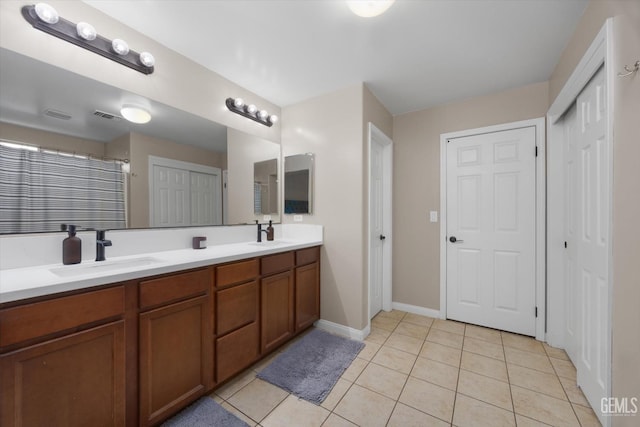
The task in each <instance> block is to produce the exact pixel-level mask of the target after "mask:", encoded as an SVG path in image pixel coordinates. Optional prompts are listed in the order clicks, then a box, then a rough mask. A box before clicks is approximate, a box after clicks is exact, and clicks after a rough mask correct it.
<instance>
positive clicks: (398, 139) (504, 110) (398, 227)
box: [393, 82, 548, 310]
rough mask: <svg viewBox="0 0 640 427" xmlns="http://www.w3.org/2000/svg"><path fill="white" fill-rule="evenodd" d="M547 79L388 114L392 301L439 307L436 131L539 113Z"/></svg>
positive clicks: (542, 112) (545, 101)
mask: <svg viewBox="0 0 640 427" xmlns="http://www.w3.org/2000/svg"><path fill="white" fill-rule="evenodd" d="M547 89H548V86H547V83H546V82H545V83H536V84H532V85H528V86H524V87H520V88H517V89H512V90H508V91H505V92H500V93H496V94H492V95H487V96H481V97H477V98H472V99H468V100H465V101H460V102H456V103H453V104H448V105H442V106H439V107H434V108H429V109H427V110H422V111H417V112H413V113H408V114H403V115H400V116H396V117H394V120H393V143H394V152H393V166H394V167H393V169H394V171H393V197H394V203H393V223H394V225H393V239H394V240H393V301H394V302H400V303H404V304H410V305H415V306H419V307H426V308H430V309H434V310H439V309H440V276H439V272H440V240H439V239H440V223H439V222H438V223H432V222H429V211H432V210H434V211H438V212H439V211H440V134H442V133H448V132H454V131H460V130H464V129H473V128H477V127H482V126H490V125H496V124H501V123H508V122H514V121H519V120H526V119H533V118H537V117H543V116H544V115H545V114H546V112H547V109H548V94H547Z"/></svg>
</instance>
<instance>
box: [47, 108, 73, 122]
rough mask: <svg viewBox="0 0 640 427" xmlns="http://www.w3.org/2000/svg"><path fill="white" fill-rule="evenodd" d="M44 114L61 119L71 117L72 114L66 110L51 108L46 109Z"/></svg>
mask: <svg viewBox="0 0 640 427" xmlns="http://www.w3.org/2000/svg"><path fill="white" fill-rule="evenodd" d="M44 114H45V116H49V117H53V118H54V119H60V120H70V119H71V114H69V113H65V112H64V111H59V110H53V109H51V108H47V109H46V110H44Z"/></svg>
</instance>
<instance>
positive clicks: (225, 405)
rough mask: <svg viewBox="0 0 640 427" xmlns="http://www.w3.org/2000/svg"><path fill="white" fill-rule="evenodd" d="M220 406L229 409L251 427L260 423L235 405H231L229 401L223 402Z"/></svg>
mask: <svg viewBox="0 0 640 427" xmlns="http://www.w3.org/2000/svg"><path fill="white" fill-rule="evenodd" d="M220 406H222V407H223V408H224V409H226V410H227V411H229V412H231V413H232V414H233V415H235V416H236V417H238V418H240V419H241V420H242V421H244V422H245V423H247V424H249V425H250V426H251V427H255V426H257V425H258V423H257V422H255V421H254V420H252V419H251V418H249V417H248V416H246V415H245V414H243V413H242V412H241V411H240V410H239V409H238V408H236V407H234V406H233V405H230V404H229V402H223V403H221V404H220Z"/></svg>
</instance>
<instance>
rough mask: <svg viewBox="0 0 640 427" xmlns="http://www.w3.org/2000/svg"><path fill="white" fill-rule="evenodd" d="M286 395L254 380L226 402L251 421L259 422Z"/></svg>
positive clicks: (267, 384)
mask: <svg viewBox="0 0 640 427" xmlns="http://www.w3.org/2000/svg"><path fill="white" fill-rule="evenodd" d="M288 394H289V393H287V392H286V391H284V390H282V389H281V388H279V387H276V386H274V385H271V384H269V383H268V382H266V381H262V380H261V379H259V378H256V379H255V380H253V381H251V382H250V383H249V384H247V385H246V386H245V387H244V388H242V389H241V390H240V391H238V392H237V393H235V394H234V395H233V396H231V398H230V399H228V400H227V401H228V402H229V403H230V404H231V405H233V406H234V407H236V408H238V409H239V410H240V411H242V413H243V414H245V415H247V416H249V417H250V418H251V419H252V420H254V421H257V422H260V421H261V420H262V419H263V418H264V417H266V416H267V414H268V413H269V412H271V411H272V410H273V408H275V407H276V406H278V405H279V404H280V402H282V401H283V400H284V399H285V398H286V397H287V395H288Z"/></svg>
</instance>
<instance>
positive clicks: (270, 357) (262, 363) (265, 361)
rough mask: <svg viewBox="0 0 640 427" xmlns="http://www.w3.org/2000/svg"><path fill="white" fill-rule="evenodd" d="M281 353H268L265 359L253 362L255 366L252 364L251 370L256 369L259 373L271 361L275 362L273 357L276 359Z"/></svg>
mask: <svg viewBox="0 0 640 427" xmlns="http://www.w3.org/2000/svg"><path fill="white" fill-rule="evenodd" d="M279 355H280V352H273V353H271V354H270V355H268V356H267V357H265V358H264V359H262V360H260V361H258V362H256V363H254V364H253V366H251V370H252V371H254V372H255V373H258V372H260V371H262V370H263V369H264V368H266V367H267V366H268V365H269V364H270V363H271V362H273V359H275V358H276V357H278V356H279Z"/></svg>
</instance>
